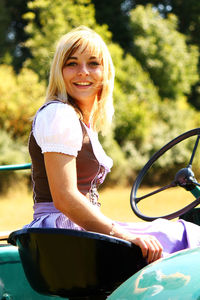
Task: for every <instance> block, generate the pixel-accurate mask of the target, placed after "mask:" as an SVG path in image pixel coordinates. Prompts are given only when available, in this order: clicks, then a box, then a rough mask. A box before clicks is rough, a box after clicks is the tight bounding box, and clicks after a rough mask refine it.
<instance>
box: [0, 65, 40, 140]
mask: <svg viewBox="0 0 200 300" xmlns="http://www.w3.org/2000/svg"><path fill="white" fill-rule="evenodd" d="M0 95H1V101H0V129H3V130H6V131H7V132H9V133H10V134H11V135H12V137H13V138H16V137H17V138H19V137H20V138H21V140H22V141H24V142H25V141H26V142H27V139H28V134H29V132H30V128H31V118H32V117H33V116H34V114H35V112H36V110H37V109H38V108H39V106H40V105H41V104H42V103H43V102H44V95H45V86H44V84H43V83H42V82H39V79H38V76H37V75H36V74H35V73H34V72H33V71H31V70H28V69H25V68H24V69H22V70H21V72H20V74H18V75H16V74H15V72H14V71H13V69H12V67H11V66H6V65H0Z"/></svg>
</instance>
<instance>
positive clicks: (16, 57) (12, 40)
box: [0, 0, 30, 72]
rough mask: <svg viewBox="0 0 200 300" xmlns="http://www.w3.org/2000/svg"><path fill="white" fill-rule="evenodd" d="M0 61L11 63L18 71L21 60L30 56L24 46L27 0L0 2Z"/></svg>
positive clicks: (5, 0)
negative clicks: (24, 17) (24, 16)
mask: <svg viewBox="0 0 200 300" xmlns="http://www.w3.org/2000/svg"><path fill="white" fill-rule="evenodd" d="M0 12H1V13H0V63H1V64H2V63H4V64H8V65H12V66H13V67H14V69H15V71H17V72H19V70H20V69H21V67H22V65H23V62H24V61H25V60H26V58H27V57H30V52H29V49H28V48H26V47H25V46H24V42H25V41H26V39H27V37H28V36H27V33H26V32H25V30H24V27H25V26H26V24H27V21H26V20H25V19H23V14H24V13H25V12H27V0H1V2H0Z"/></svg>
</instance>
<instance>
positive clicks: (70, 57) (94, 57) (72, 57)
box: [67, 56, 98, 60]
mask: <svg viewBox="0 0 200 300" xmlns="http://www.w3.org/2000/svg"><path fill="white" fill-rule="evenodd" d="M69 59H75V60H77V59H78V57H76V56H69V57H68V59H67V60H69ZM89 59H98V58H97V57H96V56H91V57H90V58H89Z"/></svg>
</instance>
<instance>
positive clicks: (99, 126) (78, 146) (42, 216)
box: [26, 26, 200, 263]
mask: <svg viewBox="0 0 200 300" xmlns="http://www.w3.org/2000/svg"><path fill="white" fill-rule="evenodd" d="M113 86H114V67H113V63H112V59H111V56H110V53H109V51H108V49H107V46H106V45H105V43H104V42H103V40H102V39H101V37H100V36H99V35H98V34H97V33H95V32H94V31H92V30H91V29H89V28H87V27H84V26H81V27H78V28H76V29H74V30H72V31H71V32H69V33H68V34H66V35H64V36H63V37H62V38H61V40H60V41H59V43H58V46H57V49H56V52H55V55H54V59H53V62H52V66H51V71H50V79H49V85H48V89H47V96H46V103H45V104H44V105H43V106H42V107H41V108H40V109H39V111H38V112H37V114H36V116H35V119H34V122H33V126H32V132H31V134H30V140H29V151H30V155H31V159H32V180H33V191H34V220H33V221H32V222H31V223H30V224H29V225H27V226H26V227H51V228H55V227H56V228H70V229H75V230H87V231H93V232H98V233H103V234H107V235H112V236H115V237H118V238H121V239H125V240H128V241H131V242H132V243H134V244H136V245H138V246H139V247H140V248H141V250H142V253H143V256H144V257H146V258H147V261H148V262H149V263H150V262H153V261H155V260H157V259H159V258H160V257H161V256H162V255H163V253H164V254H168V253H172V252H174V251H177V250H181V249H184V248H187V247H189V246H196V245H200V229H199V227H198V226H196V225H193V224H190V223H188V224H186V222H181V221H180V222H169V221H166V220H157V221H155V222H151V223H132V224H123V223H119V222H114V221H113V220H111V219H109V218H108V217H106V216H104V215H103V214H102V213H101V212H100V209H99V206H100V203H99V202H98V192H97V188H98V186H99V185H100V184H101V183H102V182H103V181H104V179H105V176H106V174H107V173H108V172H109V171H110V168H111V167H112V160H111V159H110V158H109V157H108V156H107V155H106V154H105V152H104V151H103V149H102V147H101V145H100V143H99V141H98V135H97V132H99V131H104V130H105V129H106V128H107V126H108V124H109V123H110V122H111V119H112V115H113V104H112V93H113ZM186 229H187V230H186ZM190 229H191V230H192V232H193V233H194V231H195V230H196V238H195V242H194V243H193V244H190V245H189V243H190V240H189V238H188V237H187V236H186V235H187V233H188V232H189V231H190Z"/></svg>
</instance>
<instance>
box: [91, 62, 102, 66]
mask: <svg viewBox="0 0 200 300" xmlns="http://www.w3.org/2000/svg"><path fill="white" fill-rule="evenodd" d="M89 65H90V66H100V63H99V62H98V61H91V62H90V63H89Z"/></svg>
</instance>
